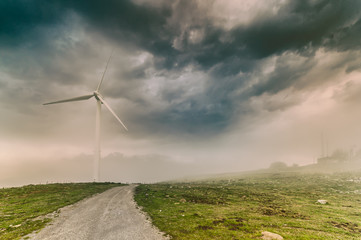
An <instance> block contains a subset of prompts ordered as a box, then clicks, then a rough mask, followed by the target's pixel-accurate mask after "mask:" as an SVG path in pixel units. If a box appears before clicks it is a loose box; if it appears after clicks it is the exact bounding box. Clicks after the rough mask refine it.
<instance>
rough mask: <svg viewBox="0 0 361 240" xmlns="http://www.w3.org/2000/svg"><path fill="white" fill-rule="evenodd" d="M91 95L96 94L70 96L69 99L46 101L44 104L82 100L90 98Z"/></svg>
mask: <svg viewBox="0 0 361 240" xmlns="http://www.w3.org/2000/svg"><path fill="white" fill-rule="evenodd" d="M91 97H94V94H91V95H84V96H80V97H75V98H69V99H64V100H59V101H55V102H48V103H44V104H43V105H49V104H56V103H64V102H75V101H82V100H88V99H89V98H91Z"/></svg>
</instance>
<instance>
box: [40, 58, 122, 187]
mask: <svg viewBox="0 0 361 240" xmlns="http://www.w3.org/2000/svg"><path fill="white" fill-rule="evenodd" d="M111 57H112V55H110V57H109V59H108V61H107V64H106V66H105V70H104V72H103V75H102V77H101V79H100V82H99V84H98V87H97V88H96V90H95V91H94V92H93V93H92V94H89V95H84V96H79V97H74V98H69V99H64V100H58V101H55V102H48V103H44V104H43V105H49V104H56V103H64V102H75V101H83V100H88V99H90V98H92V97H94V98H95V100H96V104H97V105H96V109H97V110H96V115H95V152H94V172H93V180H94V181H95V182H98V181H99V162H100V158H101V156H100V126H101V106H102V104H104V106H105V107H106V108H107V109H108V110H109V111H110V112H111V113H112V115H113V116H114V117H115V118H116V119H117V120H118V122H119V123H120V124H121V125H122V126H123V127H124V129H125V130H127V131H128V129H127V127H126V126H125V125H124V123H123V122H122V121H121V120H120V118H119V117H118V116H117V114H115V112H114V111H113V110H112V109H111V107H110V106H109V104H108V103H107V102H106V101H105V100H104V98H103V96H102V95H101V94H100V93H99V91H100V88H101V85H102V83H103V80H104V76H105V73H106V71H107V68H108V65H109V62H110V59H111Z"/></svg>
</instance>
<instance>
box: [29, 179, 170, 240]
mask: <svg viewBox="0 0 361 240" xmlns="http://www.w3.org/2000/svg"><path fill="white" fill-rule="evenodd" d="M134 188H135V186H134V185H129V186H122V187H116V188H112V189H110V190H107V191H105V192H103V193H101V194H98V195H96V196H94V197H91V198H88V199H85V200H82V201H80V202H78V203H76V204H74V205H71V206H68V207H65V208H63V209H61V212H60V214H59V216H58V217H56V218H55V219H54V220H53V221H52V222H51V224H50V225H48V226H47V227H45V228H44V229H42V230H41V231H40V232H39V233H38V234H35V235H32V236H31V237H30V239H44V240H45V239H49V240H50V239H54V240H55V239H56V240H62V239H71V240H78V239H79V240H82V239H84V240H91V239H94V240H102V239H103V240H108V239H109V240H111V239H114V240H115V239H116V240H120V239H129V240H130V239H131V240H137V239H141V240H146V239H148V240H163V239H167V238H166V237H164V236H163V235H162V233H160V232H159V230H158V229H156V228H155V227H154V226H152V224H151V223H150V222H149V221H148V220H147V218H146V216H145V215H144V214H143V213H142V212H141V211H140V210H139V209H138V208H137V207H136V204H135V202H134V200H133V194H134Z"/></svg>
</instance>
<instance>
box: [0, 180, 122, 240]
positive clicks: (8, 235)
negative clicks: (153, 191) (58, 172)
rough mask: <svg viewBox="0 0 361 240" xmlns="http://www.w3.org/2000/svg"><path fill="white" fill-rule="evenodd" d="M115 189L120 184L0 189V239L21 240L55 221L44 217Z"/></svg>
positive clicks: (53, 185) (34, 186)
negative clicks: (96, 194)
mask: <svg viewBox="0 0 361 240" xmlns="http://www.w3.org/2000/svg"><path fill="white" fill-rule="evenodd" d="M115 186H120V184H115V183H76V184H75V183H74V184H48V185H28V186H24V187H17V188H4V189H0V239H19V238H20V237H21V236H25V235H27V234H29V233H31V232H33V231H35V230H38V229H41V228H42V227H44V226H45V224H46V223H48V222H49V221H50V220H51V219H49V218H43V217H40V216H44V215H46V214H48V213H52V212H54V211H57V210H58V209H59V208H61V207H64V206H67V205H69V204H73V203H75V202H77V201H79V200H81V199H84V198H86V197H89V196H91V195H93V194H95V193H100V192H103V191H105V190H107V189H109V188H112V187H115Z"/></svg>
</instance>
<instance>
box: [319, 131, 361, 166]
mask: <svg viewBox="0 0 361 240" xmlns="http://www.w3.org/2000/svg"><path fill="white" fill-rule="evenodd" d="M360 159H361V151H360V150H359V151H358V152H356V153H355V151H354V147H351V148H350V150H349V151H347V150H344V149H336V150H335V151H333V153H332V154H331V155H329V146H328V141H327V140H326V141H325V139H324V134H323V133H321V156H320V157H319V158H318V159H317V164H322V165H326V164H339V163H350V162H353V161H357V160H360Z"/></svg>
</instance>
